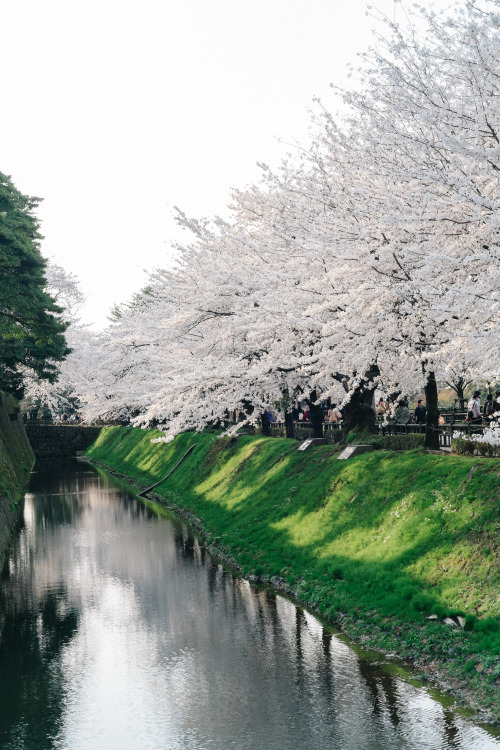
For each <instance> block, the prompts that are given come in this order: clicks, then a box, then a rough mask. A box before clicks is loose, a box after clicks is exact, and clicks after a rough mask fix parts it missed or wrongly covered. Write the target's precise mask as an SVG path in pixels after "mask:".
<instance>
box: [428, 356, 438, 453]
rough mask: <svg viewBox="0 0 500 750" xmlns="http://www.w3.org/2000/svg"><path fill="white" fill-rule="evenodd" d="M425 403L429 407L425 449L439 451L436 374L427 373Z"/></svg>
mask: <svg viewBox="0 0 500 750" xmlns="http://www.w3.org/2000/svg"><path fill="white" fill-rule="evenodd" d="M425 402H426V406H427V411H426V424H425V447H426V448H430V449H431V450H436V451H437V450H439V423H438V420H439V414H438V389H437V382H436V376H435V374H434V372H432V371H431V372H429V373H427V381H426V383H425Z"/></svg>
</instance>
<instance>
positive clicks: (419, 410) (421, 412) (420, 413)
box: [415, 398, 427, 424]
mask: <svg viewBox="0 0 500 750" xmlns="http://www.w3.org/2000/svg"><path fill="white" fill-rule="evenodd" d="M426 411H427V409H426V408H425V406H424V402H423V400H422V399H421V398H419V399H418V404H417V407H416V409H415V422H416V423H417V424H425V414H426Z"/></svg>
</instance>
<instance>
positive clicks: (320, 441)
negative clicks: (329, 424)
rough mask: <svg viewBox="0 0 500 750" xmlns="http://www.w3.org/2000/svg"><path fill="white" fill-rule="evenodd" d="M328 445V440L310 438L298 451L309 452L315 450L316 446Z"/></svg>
mask: <svg viewBox="0 0 500 750" xmlns="http://www.w3.org/2000/svg"><path fill="white" fill-rule="evenodd" d="M327 443H328V440H327V439H326V438H308V439H307V440H304V442H303V443H301V444H300V445H299V447H298V448H297V450H299V451H307V450H309V448H313V447H314V446H315V445H326V444H327Z"/></svg>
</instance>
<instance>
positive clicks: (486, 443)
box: [451, 427, 500, 458]
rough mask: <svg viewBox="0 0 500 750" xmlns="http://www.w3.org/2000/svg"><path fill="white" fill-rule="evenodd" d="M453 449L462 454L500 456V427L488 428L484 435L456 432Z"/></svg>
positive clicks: (452, 442) (452, 443) (453, 436)
mask: <svg viewBox="0 0 500 750" xmlns="http://www.w3.org/2000/svg"><path fill="white" fill-rule="evenodd" d="M451 450H452V451H453V453H459V454H461V455H462V456H488V457H489V458H492V457H493V456H500V428H498V427H494V428H490V429H486V430H485V431H484V434H483V435H466V434H465V433H463V432H454V433H453V435H452V440H451Z"/></svg>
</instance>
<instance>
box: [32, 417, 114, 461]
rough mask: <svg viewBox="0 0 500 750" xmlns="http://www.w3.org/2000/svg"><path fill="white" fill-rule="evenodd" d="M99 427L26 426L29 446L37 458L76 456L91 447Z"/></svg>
mask: <svg viewBox="0 0 500 750" xmlns="http://www.w3.org/2000/svg"><path fill="white" fill-rule="evenodd" d="M100 431H101V428H100V427H87V426H84V425H69V424H68V425H54V424H47V425H45V424H30V423H29V422H28V423H27V424H26V432H27V434H28V437H29V440H30V443H31V446H32V448H33V450H34V452H35V456H36V457H37V458H57V457H69V456H76V454H77V452H78V451H84V450H86V449H87V448H88V447H89V446H91V445H92V443H93V442H94V440H96V439H97V436H98V435H99V433H100Z"/></svg>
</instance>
